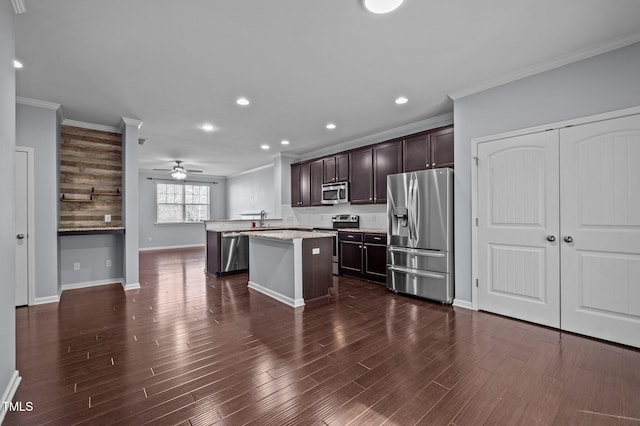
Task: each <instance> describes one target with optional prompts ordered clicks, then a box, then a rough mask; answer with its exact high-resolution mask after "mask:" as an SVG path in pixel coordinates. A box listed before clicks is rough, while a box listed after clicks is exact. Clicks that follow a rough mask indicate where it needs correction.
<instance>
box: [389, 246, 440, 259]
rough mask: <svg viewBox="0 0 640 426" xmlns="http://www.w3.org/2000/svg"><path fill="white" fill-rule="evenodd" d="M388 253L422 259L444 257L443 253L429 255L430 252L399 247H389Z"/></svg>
mask: <svg viewBox="0 0 640 426" xmlns="http://www.w3.org/2000/svg"><path fill="white" fill-rule="evenodd" d="M389 251H390V252H394V253H407V254H413V255H416V256H423V257H445V256H446V255H445V254H444V253H430V252H423V251H418V250H414V249H408V248H401V247H389Z"/></svg>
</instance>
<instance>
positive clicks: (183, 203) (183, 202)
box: [155, 182, 211, 225]
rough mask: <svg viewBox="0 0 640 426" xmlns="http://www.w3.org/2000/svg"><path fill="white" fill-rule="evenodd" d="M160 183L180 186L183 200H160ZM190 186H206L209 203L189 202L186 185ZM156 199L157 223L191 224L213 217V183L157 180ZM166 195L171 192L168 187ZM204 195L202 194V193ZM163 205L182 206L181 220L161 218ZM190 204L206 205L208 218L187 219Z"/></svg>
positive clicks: (174, 186)
mask: <svg viewBox="0 0 640 426" xmlns="http://www.w3.org/2000/svg"><path fill="white" fill-rule="evenodd" d="M160 185H164V186H167V187H168V186H171V187H173V188H174V191H175V188H180V194H179V195H180V198H181V201H180V202H171V203H168V202H160V192H159V191H160V189H161V187H160ZM187 186H190V187H202V188H206V197H207V203H206V204H203V203H193V202H192V203H187V194H186V187H187ZM155 193H156V199H155V201H156V202H155V204H156V225H175V224H190V223H202V221H204V220H209V218H210V217H211V185H209V184H208V183H205V182H202V183H187V182H184V183H175V182H156V191H155ZM164 194H165V196H166V195H167V194H169V191H167V188H165V192H164ZM172 194H177V193H176V192H172ZM201 195H202V194H201ZM162 205H165V206H166V205H169V206H179V207H180V212H181V220H180V221H166V220H164V221H163V220H161V218H160V206H162ZM189 206H205V207H206V209H207V215H206V218H204V219H200V220H192V221H187V220H186V219H187V209H188V207H189Z"/></svg>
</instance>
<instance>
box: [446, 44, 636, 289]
mask: <svg viewBox="0 0 640 426" xmlns="http://www.w3.org/2000/svg"><path fill="white" fill-rule="evenodd" d="M638 105H640V43H636V44H633V45H631V46H627V47H624V48H622V49H618V50H615V51H612V52H608V53H604V54H602V55H598V56H595V57H593V58H589V59H585V60H582V61H579V62H575V63H573V64H569V65H566V66H563V67H560V68H557V69H554V70H551V71H546V72H543V73H540V74H536V75H533V76H531V77H527V78H524V79H522V80H518V81H515V82H512V83H509V84H505V85H503V86H500V87H496V88H494V89H490V90H486V91H484V92H481V93H477V94H474V95H470V96H467V97H465V98H461V99H458V100H456V101H455V102H454V123H455V163H456V170H455V274H456V299H461V300H464V301H471V282H472V277H471V170H472V168H471V139H473V138H476V137H480V136H488V135H493V134H496V133H501V132H506V131H511V130H518V129H522V128H526V127H532V126H537V125H542V124H546V123H552V122H557V121H562V120H568V119H573V118H578V117H583V116H588V115H593V114H598V113H602V112H607V111H614V110H618V109H623V108H628V107H632V106H638Z"/></svg>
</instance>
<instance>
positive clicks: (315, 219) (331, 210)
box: [282, 204, 387, 229]
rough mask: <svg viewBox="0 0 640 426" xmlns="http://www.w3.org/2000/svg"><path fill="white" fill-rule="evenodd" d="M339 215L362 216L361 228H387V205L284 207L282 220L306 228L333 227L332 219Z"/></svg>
mask: <svg viewBox="0 0 640 426" xmlns="http://www.w3.org/2000/svg"><path fill="white" fill-rule="evenodd" d="M337 214H357V215H359V216H360V227H361V228H380V229H386V227H387V205H386V204H374V205H351V204H339V205H335V206H320V207H296V208H292V207H291V206H290V205H283V206H282V218H283V220H284V222H285V223H290V224H296V225H305V226H325V227H330V226H331V217H332V216H335V215H337Z"/></svg>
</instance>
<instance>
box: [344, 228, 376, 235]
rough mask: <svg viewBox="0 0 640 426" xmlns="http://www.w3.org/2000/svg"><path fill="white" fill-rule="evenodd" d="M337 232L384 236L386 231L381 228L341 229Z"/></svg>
mask: <svg viewBox="0 0 640 426" xmlns="http://www.w3.org/2000/svg"><path fill="white" fill-rule="evenodd" d="M338 231H346V232H363V233H365V234H386V233H387V230H386V229H382V228H342V229H338Z"/></svg>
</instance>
